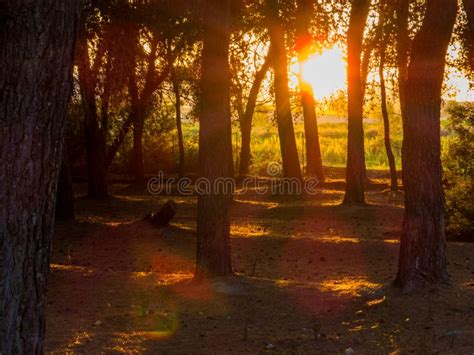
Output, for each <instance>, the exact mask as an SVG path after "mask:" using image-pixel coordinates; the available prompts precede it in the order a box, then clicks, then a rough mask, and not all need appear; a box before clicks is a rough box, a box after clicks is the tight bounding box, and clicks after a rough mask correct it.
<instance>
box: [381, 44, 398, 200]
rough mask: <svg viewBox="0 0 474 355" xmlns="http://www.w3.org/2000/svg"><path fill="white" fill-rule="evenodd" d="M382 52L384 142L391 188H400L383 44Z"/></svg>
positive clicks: (395, 189) (393, 189)
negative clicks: (391, 137)
mask: <svg viewBox="0 0 474 355" xmlns="http://www.w3.org/2000/svg"><path fill="white" fill-rule="evenodd" d="M381 46H382V47H383V48H381V52H380V66H379V77H380V100H381V106H382V117H383V131H384V142H385V151H386V152H387V159H388V165H389V167H390V190H391V191H397V190H398V176H397V167H396V165H395V157H394V155H393V151H392V145H391V142H390V119H389V116H388V109H387V88H386V85H385V73H384V70H385V45H384V44H382V45H381Z"/></svg>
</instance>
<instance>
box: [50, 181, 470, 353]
mask: <svg viewBox="0 0 474 355" xmlns="http://www.w3.org/2000/svg"><path fill="white" fill-rule="evenodd" d="M376 181H378V182H382V183H383V182H384V181H382V180H376ZM385 188H386V187H385V186H384V185H383V184H379V185H377V184H376V185H373V186H372V188H371V189H370V191H369V192H368V194H367V197H368V202H369V204H368V205H367V206H364V207H348V206H342V205H341V204H340V203H341V200H342V196H343V191H342V190H343V183H342V181H341V180H338V179H337V177H334V179H332V180H330V181H329V182H328V183H327V184H325V185H323V186H322V187H321V189H320V190H319V193H318V194H317V195H316V196H312V197H306V198H304V199H300V200H293V201H290V200H286V199H283V198H278V197H274V196H269V195H266V196H261V195H258V194H256V193H252V192H247V193H245V194H241V195H237V196H236V199H235V203H234V206H233V210H232V260H233V265H234V270H235V276H234V277H232V278H230V279H229V280H225V281H224V280H214V281H206V282H203V283H201V284H197V283H194V282H193V281H192V277H193V271H194V257H195V245H196V240H195V226H196V224H195V220H196V202H197V199H196V197H185V196H177V195H174V196H153V195H151V194H149V193H147V192H144V191H143V190H141V189H137V188H133V187H131V186H129V185H125V184H115V185H113V186H112V187H111V192H112V194H113V197H111V199H110V200H108V201H102V202H97V201H92V200H88V199H86V198H84V197H78V199H77V202H76V210H77V220H76V221H75V222H69V223H59V224H58V225H57V228H56V237H55V240H54V246H53V256H52V266H51V276H50V283H49V296H48V297H49V298H48V306H47V342H46V351H47V352H53V353H65V352H67V353H84V354H95V353H227V352H238V353H242V352H244V353H265V352H269V353H271V352H276V353H324V354H326V353H335V354H344V353H346V354H351V353H361V354H364V353H391V352H395V353H437V352H438V353H443V354H445V353H453V354H472V353H473V351H474V244H463V243H455V242H450V243H449V244H448V258H449V272H450V275H451V280H452V286H451V287H436V288H432V289H427V290H425V291H423V292H419V293H416V294H411V295H405V294H401V293H400V292H399V291H398V290H396V289H394V288H392V287H391V282H392V280H393V279H394V276H395V274H396V270H397V255H398V248H399V243H398V239H399V237H400V230H401V222H402V215H403V209H402V207H401V205H402V201H401V196H400V195H399V196H395V197H394V196H389V194H388V193H387V192H386V191H384V189H385ZM76 190H77V193H78V196H81V195H83V194H84V190H85V186H84V185H83V184H78V185H77V186H76ZM168 199H173V200H174V201H175V202H176V203H177V206H178V213H177V215H176V217H175V219H174V220H173V222H172V223H171V226H170V227H168V228H163V229H158V228H156V227H155V226H153V225H151V224H149V222H147V221H142V218H143V217H144V216H145V214H147V213H148V212H150V211H156V210H158V209H159V208H160V206H162V205H163V204H164V203H165V202H166V201H167V200H168Z"/></svg>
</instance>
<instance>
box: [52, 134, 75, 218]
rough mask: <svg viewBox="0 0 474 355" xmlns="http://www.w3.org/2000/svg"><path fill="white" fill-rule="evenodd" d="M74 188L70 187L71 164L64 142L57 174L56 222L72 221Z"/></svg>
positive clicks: (73, 216)
mask: <svg viewBox="0 0 474 355" xmlns="http://www.w3.org/2000/svg"><path fill="white" fill-rule="evenodd" d="M74 218H75V215H74V188H73V185H72V175H71V162H70V160H69V154H68V150H67V142H64V146H63V157H62V161H61V169H60V172H59V180H58V192H57V194H56V220H57V221H69V220H74Z"/></svg>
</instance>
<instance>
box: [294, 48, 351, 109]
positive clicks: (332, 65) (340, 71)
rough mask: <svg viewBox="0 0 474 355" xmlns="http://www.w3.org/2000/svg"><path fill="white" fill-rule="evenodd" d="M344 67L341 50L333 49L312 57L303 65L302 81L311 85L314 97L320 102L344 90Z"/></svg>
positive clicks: (344, 62)
mask: <svg viewBox="0 0 474 355" xmlns="http://www.w3.org/2000/svg"><path fill="white" fill-rule="evenodd" d="M346 65H347V64H346V61H345V59H344V53H343V51H342V49H341V48H339V47H333V48H331V49H328V50H326V51H324V52H323V53H321V54H314V55H312V56H311V57H310V58H309V59H308V60H307V61H306V62H304V63H303V68H302V71H303V72H302V74H303V79H304V80H305V81H307V82H308V83H310V84H311V86H312V87H313V90H314V95H315V97H316V98H317V99H319V100H321V99H323V98H325V97H329V96H330V95H331V94H333V93H335V92H336V91H338V90H343V89H345V88H346V70H347V69H346Z"/></svg>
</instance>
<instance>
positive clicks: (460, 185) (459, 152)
mask: <svg viewBox="0 0 474 355" xmlns="http://www.w3.org/2000/svg"><path fill="white" fill-rule="evenodd" d="M448 113H449V119H448V121H447V126H448V129H449V131H450V136H449V137H447V138H446V141H445V149H444V154H443V163H444V165H443V167H444V184H445V192H446V213H447V230H448V233H449V235H451V236H453V237H456V238H459V239H469V240H470V241H474V223H473V221H474V204H473V202H472V201H473V197H474V103H462V104H460V103H451V104H450V105H449V107H448Z"/></svg>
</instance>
